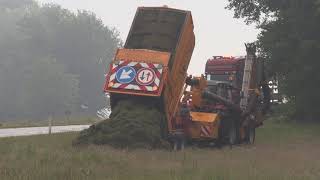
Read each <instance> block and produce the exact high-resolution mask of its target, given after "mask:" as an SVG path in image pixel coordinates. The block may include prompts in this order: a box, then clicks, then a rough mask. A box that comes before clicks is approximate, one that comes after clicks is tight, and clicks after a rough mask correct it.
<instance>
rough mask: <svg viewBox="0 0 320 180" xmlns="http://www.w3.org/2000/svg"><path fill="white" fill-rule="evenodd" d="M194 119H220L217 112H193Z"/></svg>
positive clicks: (208, 120) (210, 120)
mask: <svg viewBox="0 0 320 180" xmlns="http://www.w3.org/2000/svg"><path fill="white" fill-rule="evenodd" d="M190 114H191V117H192V121H194V122H210V123H212V122H215V121H218V120H219V119H220V117H219V115H218V114H216V113H203V112H191V113H190Z"/></svg>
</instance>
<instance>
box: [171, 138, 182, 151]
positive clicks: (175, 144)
mask: <svg viewBox="0 0 320 180" xmlns="http://www.w3.org/2000/svg"><path fill="white" fill-rule="evenodd" d="M184 148H185V140H184V139H176V140H174V141H173V151H183V150H184Z"/></svg>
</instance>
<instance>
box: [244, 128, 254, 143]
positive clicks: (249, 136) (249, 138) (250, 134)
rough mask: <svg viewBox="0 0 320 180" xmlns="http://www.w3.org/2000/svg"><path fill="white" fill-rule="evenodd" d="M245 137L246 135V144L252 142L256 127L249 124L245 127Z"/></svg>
mask: <svg viewBox="0 0 320 180" xmlns="http://www.w3.org/2000/svg"><path fill="white" fill-rule="evenodd" d="M246 134H247V135H246V136H247V137H246V142H247V144H254V142H255V140H256V128H254V127H252V126H250V127H248V129H247V133H246Z"/></svg>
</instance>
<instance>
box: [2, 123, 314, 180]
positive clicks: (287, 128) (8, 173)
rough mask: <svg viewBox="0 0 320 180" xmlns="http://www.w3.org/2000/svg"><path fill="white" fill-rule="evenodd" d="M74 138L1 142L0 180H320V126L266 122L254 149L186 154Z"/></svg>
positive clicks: (191, 150) (60, 136)
mask: <svg viewBox="0 0 320 180" xmlns="http://www.w3.org/2000/svg"><path fill="white" fill-rule="evenodd" d="M76 136H77V134H76V133H67V134H58V135H52V136H48V135H44V136H31V137H16V138H1V139H0V154H1V156H0V177H1V178H0V179H1V180H7V179H8V180H9V179H10V180H11V179H19V180H24V179H31V180H43V179H46V180H63V179H67V180H81V179H90V180H92V179H101V180H144V179H145V180H150V179H152V180H269V179H272V180H318V179H320V156H319V152H320V126H319V125H299V124H285V123H274V122H271V121H270V122H268V123H266V124H265V126H263V127H262V128H259V129H258V130H257V143H256V145H254V146H247V145H241V146H238V147H234V148H233V149H230V148H229V147H224V148H222V149H212V148H208V149H198V148H188V149H186V150H185V151H184V152H168V151H162V150H161V151H160V150H159V151H148V150H143V149H141V150H133V151H127V150H115V149H113V148H110V147H107V146H89V147H72V146H71V142H72V140H74V139H75V138H76Z"/></svg>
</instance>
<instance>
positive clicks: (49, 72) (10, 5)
mask: <svg viewBox="0 0 320 180" xmlns="http://www.w3.org/2000/svg"><path fill="white" fill-rule="evenodd" d="M0 24H1V28H0V119H21V118H42V117H46V116H48V115H49V114H54V115H56V116H63V115H65V114H74V115H76V114H94V113H95V112H96V110H98V109H99V108H102V107H104V106H105V103H106V102H105V97H104V94H103V92H102V88H103V84H104V80H105V77H104V74H105V73H106V69H107V68H106V66H107V65H108V64H109V62H110V61H111V59H112V57H113V53H114V52H115V50H116V48H117V47H119V46H121V40H120V38H119V33H118V32H117V30H116V29H114V28H110V27H108V26H106V25H104V24H103V23H102V21H101V19H99V18H97V17H96V16H95V14H94V13H91V12H88V11H78V12H76V13H74V12H71V11H69V10H67V9H63V8H61V7H60V6H59V5H55V4H47V5H39V4H37V3H36V2H35V1H33V0H3V1H1V2H0Z"/></svg>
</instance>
